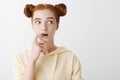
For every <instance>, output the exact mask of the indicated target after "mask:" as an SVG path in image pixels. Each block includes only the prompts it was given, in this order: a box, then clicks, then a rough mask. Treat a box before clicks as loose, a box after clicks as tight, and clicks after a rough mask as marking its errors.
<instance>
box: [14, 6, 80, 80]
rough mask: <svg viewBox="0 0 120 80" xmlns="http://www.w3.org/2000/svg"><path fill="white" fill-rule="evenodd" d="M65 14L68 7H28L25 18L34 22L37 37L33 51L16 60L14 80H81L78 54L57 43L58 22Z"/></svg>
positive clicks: (19, 56)
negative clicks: (55, 40)
mask: <svg viewBox="0 0 120 80" xmlns="http://www.w3.org/2000/svg"><path fill="white" fill-rule="evenodd" d="M66 12H67V8H66V5H65V4H56V5H51V4H38V5H36V6H35V5H32V4H27V5H26V6H25V8H24V14H25V15H26V16H27V17H28V18H31V22H32V28H33V31H34V32H35V35H36V36H35V39H34V40H33V43H32V47H31V48H27V49H25V50H23V52H22V53H20V54H17V55H16V57H15V60H14V79H15V80H82V79H81V65H80V62H79V60H78V58H77V57H76V56H75V54H73V53H72V52H71V51H70V50H68V49H66V48H64V47H58V46H56V45H55V43H54V34H55V32H56V30H57V29H58V28H59V18H60V17H61V16H64V15H66Z"/></svg>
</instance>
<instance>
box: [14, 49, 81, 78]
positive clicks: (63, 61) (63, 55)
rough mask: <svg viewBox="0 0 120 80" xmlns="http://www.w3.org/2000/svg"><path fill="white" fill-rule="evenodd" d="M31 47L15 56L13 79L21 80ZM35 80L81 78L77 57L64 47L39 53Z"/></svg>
mask: <svg viewBox="0 0 120 80" xmlns="http://www.w3.org/2000/svg"><path fill="white" fill-rule="evenodd" d="M30 52H31V49H30V48H27V49H25V50H24V51H23V52H22V53H19V54H17V55H16V56H15V59H14V64H13V72H14V74H13V77H14V80H23V75H24V72H25V69H26V64H27V63H28V62H27V61H28V57H29V56H30ZM35 73H36V75H35V76H36V80H82V79H81V65H80V62H79V60H78V58H77V57H76V56H75V55H74V54H73V53H72V52H71V51H70V50H67V49H66V48H64V47H58V48H57V49H56V50H54V51H53V52H50V53H49V54H47V55H44V54H43V53H41V54H40V56H39V59H38V60H37V62H36V71H35Z"/></svg>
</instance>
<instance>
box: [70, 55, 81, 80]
mask: <svg viewBox="0 0 120 80" xmlns="http://www.w3.org/2000/svg"><path fill="white" fill-rule="evenodd" d="M72 80H83V79H82V77H81V65H80V61H79V59H78V58H77V57H76V56H74V57H73V71H72Z"/></svg>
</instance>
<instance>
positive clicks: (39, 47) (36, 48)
mask: <svg viewBox="0 0 120 80" xmlns="http://www.w3.org/2000/svg"><path fill="white" fill-rule="evenodd" d="M43 45H44V41H43V40H41V38H40V36H36V37H35V40H34V41H33V44H32V50H31V56H30V61H31V62H33V63H36V61H37V60H38V58H39V56H40V53H41V52H42V51H43Z"/></svg>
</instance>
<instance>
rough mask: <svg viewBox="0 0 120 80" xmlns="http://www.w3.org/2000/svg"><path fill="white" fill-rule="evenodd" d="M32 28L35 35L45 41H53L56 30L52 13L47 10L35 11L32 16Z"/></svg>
mask: <svg viewBox="0 0 120 80" xmlns="http://www.w3.org/2000/svg"><path fill="white" fill-rule="evenodd" d="M32 26H33V30H34V32H35V33H36V35H39V36H41V38H42V39H46V40H47V41H50V40H53V38H54V34H55V31H56V29H57V22H56V18H55V16H54V13H53V12H52V11H50V10H48V9H43V10H36V11H35V12H34V14H33V18H32Z"/></svg>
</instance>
